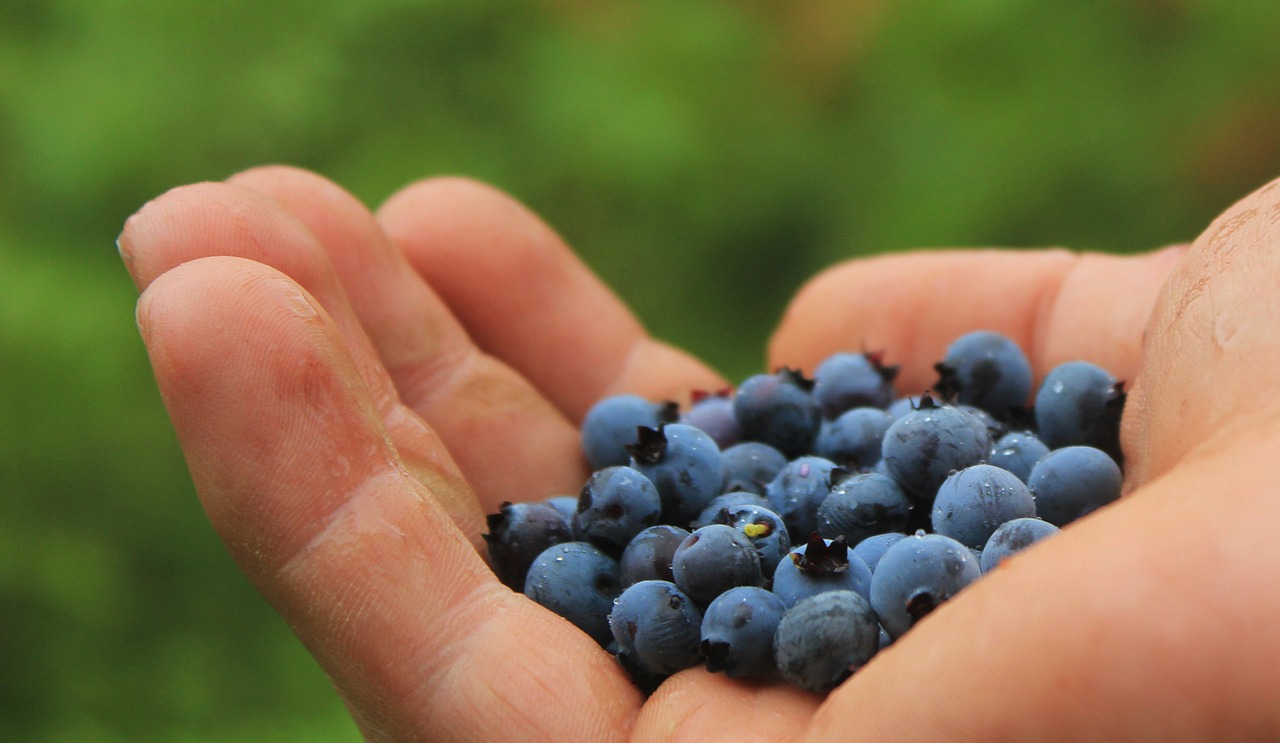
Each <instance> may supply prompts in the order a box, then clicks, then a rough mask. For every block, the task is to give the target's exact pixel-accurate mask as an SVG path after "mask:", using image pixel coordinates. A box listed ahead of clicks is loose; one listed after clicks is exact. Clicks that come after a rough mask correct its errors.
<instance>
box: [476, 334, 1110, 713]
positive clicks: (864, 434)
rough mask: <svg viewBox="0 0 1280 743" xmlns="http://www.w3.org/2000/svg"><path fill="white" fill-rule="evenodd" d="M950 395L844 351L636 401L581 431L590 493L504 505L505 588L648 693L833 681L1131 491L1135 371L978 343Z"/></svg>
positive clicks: (953, 374) (614, 407)
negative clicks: (1117, 371)
mask: <svg viewBox="0 0 1280 743" xmlns="http://www.w3.org/2000/svg"><path fill="white" fill-rule="evenodd" d="M935 368H936V369H937V371H938V382H937V384H936V385H935V386H934V388H933V390H932V393H929V392H926V393H924V394H922V395H920V396H916V397H904V398H900V399H896V400H895V398H894V390H893V381H894V378H895V376H896V374H897V368H896V367H892V366H886V365H885V364H884V363H883V361H882V357H881V356H880V355H879V354H875V353H838V354H835V355H833V356H831V357H829V358H827V359H826V360H825V361H823V362H822V363H821V364H820V365H819V366H818V367H817V369H815V370H814V372H813V377H812V379H809V378H806V377H805V376H804V375H803V374H801V373H800V372H797V371H794V370H791V369H787V368H783V369H781V370H780V371H778V372H776V373H774V374H759V375H756V376H752V377H750V378H748V379H746V380H745V381H744V382H743V383H742V384H741V385H740V386H739V387H738V388H737V390H736V391H725V392H718V393H711V394H700V395H695V397H694V401H693V402H692V404H691V405H690V406H689V407H688V408H687V409H685V410H683V411H682V410H680V409H679V408H678V407H677V406H676V405H675V404H674V403H658V402H651V401H648V400H645V399H643V398H640V397H637V396H632V395H619V396H614V397H609V398H606V399H604V400H601V401H600V402H599V403H597V404H596V405H595V406H594V407H593V408H592V409H591V411H590V412H589V413H588V414H587V416H586V419H585V421H584V422H583V425H582V446H583V452H584V453H585V455H586V458H587V461H588V462H589V464H590V466H591V468H592V469H593V470H594V473H593V474H592V475H591V476H590V478H589V479H588V480H587V482H586V484H585V485H584V486H583V488H582V492H581V493H580V494H579V495H578V496H577V497H576V498H574V497H572V496H559V497H551V498H548V499H547V500H545V501H543V502H538V503H518V504H513V503H505V504H503V505H502V507H501V510H500V512H499V513H496V514H492V515H490V516H489V517H488V525H489V533H488V534H486V535H484V536H485V540H486V541H487V543H488V547H489V556H490V562H491V563H492V565H493V568H494V570H495V571H496V572H497V574H498V576H499V577H500V578H501V579H502V581H503V582H504V583H506V584H507V585H509V586H511V587H512V588H514V589H516V590H521V591H523V592H524V593H525V595H527V596H528V597H529V598H531V599H533V600H534V601H536V602H538V603H539V604H541V605H543V606H545V607H547V608H548V609H550V610H552V611H554V612H556V613H557V614H560V615H561V616H563V617H565V618H567V619H568V620H569V621H571V622H572V623H573V624H575V625H576V626H578V627H579V628H581V629H582V631H584V632H586V633H587V634H589V635H590V636H591V637H593V638H594V639H595V640H596V641H597V642H599V643H600V645H601V646H604V647H606V648H609V649H610V650H611V651H612V652H614V653H615V654H616V656H617V657H618V659H619V661H620V662H621V663H622V664H623V666H624V667H625V668H626V669H627V670H628V672H629V673H630V674H631V677H632V678H633V679H634V680H635V682H636V683H637V685H638V686H640V687H641V688H642V689H646V690H651V689H653V688H655V687H656V685H657V684H658V683H660V682H661V681H662V680H663V679H664V678H666V677H667V676H670V675H671V674H673V673H676V672H677V671H680V670H682V669H685V668H688V667H690V666H693V665H695V664H698V663H702V662H705V663H706V664H707V668H708V669H709V670H711V671H713V672H724V673H725V674H727V675H728V676H730V677H732V678H744V679H771V678H778V677H780V678H782V679H783V680H785V681H787V682H789V683H792V684H794V685H796V686H798V687H800V688H802V689H806V690H809V691H813V692H825V691H828V690H830V689H832V688H834V687H835V686H837V685H838V684H839V683H840V682H841V681H843V680H844V679H845V678H847V677H848V676H849V675H851V674H852V673H854V672H855V671H856V670H857V669H858V668H860V667H861V666H863V665H865V664H866V663H867V662H868V661H869V660H870V659H871V657H872V656H873V655H875V653H876V652H877V651H878V650H879V649H881V648H883V647H885V646H886V645H888V644H889V643H892V642H893V641H894V640H896V639H897V638H899V637H901V636H902V635H903V634H904V633H906V632H907V631H908V630H910V629H911V627H912V626H913V625H914V624H915V623H916V622H918V621H920V620H921V619H922V618H924V617H925V616H926V615H928V614H929V612H931V611H933V609H935V608H936V607H938V606H939V605H940V604H941V603H942V602H944V601H946V600H947V599H949V598H951V597H952V596H954V595H956V594H957V593H958V592H960V591H961V590H963V589H964V587H965V586H967V585H969V584H970V583H973V582H974V581H976V580H978V579H979V578H980V577H981V576H982V574H983V573H985V572H989V571H991V570H993V569H995V568H996V567H997V566H998V565H999V564H1000V563H1001V561H1002V560H1005V559H1007V558H1008V557H1010V556H1011V555H1013V554H1014V553H1016V552H1018V551H1019V550H1022V549H1025V548H1026V547H1028V546H1029V545H1031V544H1033V543H1034V542H1036V541H1038V540H1041V539H1043V538H1045V537H1048V536H1051V535H1052V534H1055V533H1056V532H1057V531H1058V529H1059V527H1061V526H1063V525H1065V524H1067V523H1068V522H1070V521H1072V520H1074V519H1077V518H1079V517H1081V516H1083V515H1084V514H1086V513H1089V512H1090V511H1093V510H1094V509H1096V508H1098V507H1100V506H1103V505H1105V504H1106V503H1109V502H1111V501H1113V500H1115V499H1116V498H1118V497H1119V495H1120V485H1121V468H1120V464H1121V461H1120V447H1119V423H1120V413H1121V411H1122V408H1123V406H1124V398H1125V393H1124V390H1123V383H1121V382H1119V381H1117V380H1116V379H1115V377H1113V376H1112V375H1111V374H1110V373H1108V372H1107V371H1105V370H1103V369H1101V368H1099V367H1098V366H1096V365H1094V364H1091V363H1088V362H1084V361H1073V362H1070V363H1065V364H1062V365H1061V366H1058V367H1056V368H1054V369H1053V370H1052V371H1050V372H1049V374H1048V375H1047V376H1046V377H1045V379H1044V380H1043V382H1042V383H1041V385H1040V387H1039V389H1038V390H1036V391H1034V394H1033V389H1032V373H1031V365H1030V363H1029V362H1028V360H1027V357H1026V355H1025V354H1024V353H1023V352H1022V350H1021V349H1020V348H1019V347H1018V346H1017V344H1015V343H1014V342H1013V341H1011V340H1010V339H1008V338H1006V337H1004V336H1002V335H999V334H997V333H994V332H990V331H976V332H973V333H969V334H967V335H964V336H961V337H960V338H959V339H957V340H956V341H955V342H954V343H952V345H951V346H950V347H949V348H948V349H947V353H946V356H945V358H943V360H942V361H940V362H938V363H937V364H936V365H935Z"/></svg>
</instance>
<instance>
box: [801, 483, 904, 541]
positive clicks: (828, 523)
mask: <svg viewBox="0 0 1280 743" xmlns="http://www.w3.org/2000/svg"><path fill="white" fill-rule="evenodd" d="M911 509H912V505H911V500H910V499H909V498H907V494H906V493H904V492H902V487H901V486H899V485H898V483H897V481H896V480H894V479H893V478H891V477H886V476H884V475H878V474H875V473H873V472H867V473H863V474H860V475H854V476H852V477H850V478H848V479H847V480H844V481H842V482H841V483H840V484H839V485H836V486H835V487H833V488H832V489H831V494H830V495H828V496H827V497H826V499H825V500H823V501H822V505H821V506H819V507H818V533H819V534H821V535H822V536H823V537H825V538H827V539H835V538H836V537H841V536H842V537H844V538H845V541H846V542H848V543H849V544H851V545H855V546H856V545H857V544H858V543H859V542H861V541H862V540H864V539H866V538H867V537H870V536H874V535H876V534H883V533H885V532H890V531H902V530H903V529H906V528H907V523H908V522H909V521H910V519H911Z"/></svg>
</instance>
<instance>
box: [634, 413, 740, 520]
mask: <svg viewBox="0 0 1280 743" xmlns="http://www.w3.org/2000/svg"><path fill="white" fill-rule="evenodd" d="M637 432H638V434H639V439H638V440H637V441H636V443H634V444H628V445H627V451H628V452H630V453H631V466H632V467H633V468H635V469H637V470H639V471H640V474H642V475H644V476H645V477H647V478H649V479H650V480H651V481H653V484H654V486H656V487H657V488H658V495H659V496H661V497H662V517H663V519H664V520H665V521H666V522H667V523H670V524H687V523H689V522H691V521H693V520H694V519H696V518H697V517H698V514H700V513H702V509H704V508H706V507H707V504H708V503H710V502H711V499H712V498H715V497H716V496H717V495H720V483H721V481H722V480H723V474H724V472H723V467H722V465H721V464H720V447H718V446H716V442H715V440H714V439H712V438H711V437H710V436H708V435H707V434H706V433H705V432H704V431H702V430H700V429H697V428H694V427H693V426H686V425H685V424H683V423H669V424H667V425H665V426H662V427H661V428H657V429H653V428H643V427H642V428H640V429H638V430H637Z"/></svg>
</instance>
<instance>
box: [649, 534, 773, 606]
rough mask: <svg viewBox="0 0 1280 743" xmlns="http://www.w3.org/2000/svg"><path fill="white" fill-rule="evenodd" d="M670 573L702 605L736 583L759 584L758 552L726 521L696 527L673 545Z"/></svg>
mask: <svg viewBox="0 0 1280 743" xmlns="http://www.w3.org/2000/svg"><path fill="white" fill-rule="evenodd" d="M671 574H672V575H673V576H675V584H676V586H678V587H679V588H680V590H681V591H684V593H685V595H687V596H688V597H689V598H691V599H693V600H694V601H696V602H697V603H698V604H699V605H701V606H706V605H707V604H710V603H711V602H712V601H714V600H715V598H716V596H719V595H720V594H722V593H724V592H725V591H727V590H729V589H730V588H734V587H736V586H760V585H763V584H764V574H763V573H761V572H760V556H759V555H757V554H756V548H755V546H754V545H752V544H751V540H750V539H748V538H747V536H746V535H745V534H743V533H742V532H741V531H739V530H737V529H735V528H733V527H732V526H728V525H726V524H710V525H708V526H704V527H702V528H701V529H695V530H694V531H693V533H692V534H690V535H689V536H688V537H685V540H684V541H683V542H681V543H680V546H679V547H677V548H676V553H675V555H674V556H673V557H672V558H671Z"/></svg>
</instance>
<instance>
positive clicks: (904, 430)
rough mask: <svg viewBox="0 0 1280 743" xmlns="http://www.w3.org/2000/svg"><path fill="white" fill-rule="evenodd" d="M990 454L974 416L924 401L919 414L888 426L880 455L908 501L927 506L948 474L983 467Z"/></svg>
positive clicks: (930, 399)
mask: <svg viewBox="0 0 1280 743" xmlns="http://www.w3.org/2000/svg"><path fill="white" fill-rule="evenodd" d="M990 449H991V440H990V437H989V436H987V434H986V429H985V428H983V427H982V426H981V425H980V424H976V423H975V419H974V418H973V416H971V415H969V414H968V413H965V412H964V411H962V410H959V409H957V408H955V407H952V406H950V405H943V406H939V405H937V404H935V403H934V402H933V398H931V397H930V396H929V395H923V396H922V397H921V400H920V407H919V408H918V409H916V410H912V411H911V412H909V413H906V414H905V415H903V416H902V417H901V418H899V419H897V420H896V421H894V422H893V425H891V426H889V430H888V431H886V432H885V435H884V447H883V449H882V452H883V456H884V461H885V469H887V470H888V472H889V474H890V475H891V476H892V477H893V479H895V480H897V481H898V483H899V484H900V485H902V489H903V490H905V491H906V493H907V495H909V496H911V497H912V498H913V499H915V500H917V501H920V502H923V503H925V504H929V503H932V501H933V497H934V495H935V494H936V493H937V492H938V486H940V485H941V484H942V481H943V480H945V479H947V475H948V474H949V473H950V472H951V471H952V470H959V469H964V468H965V467H968V466H970V465H974V464H977V463H979V462H981V461H982V460H983V459H985V458H986V456H987V452H988V451H990Z"/></svg>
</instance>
